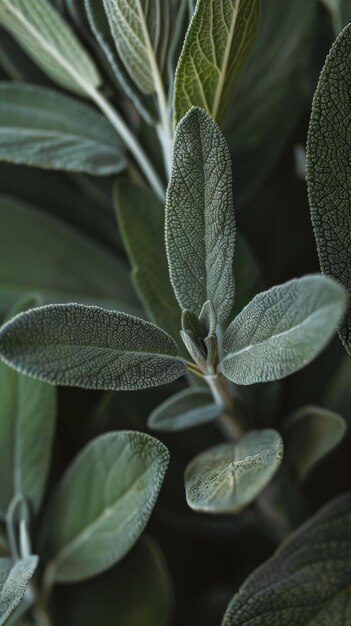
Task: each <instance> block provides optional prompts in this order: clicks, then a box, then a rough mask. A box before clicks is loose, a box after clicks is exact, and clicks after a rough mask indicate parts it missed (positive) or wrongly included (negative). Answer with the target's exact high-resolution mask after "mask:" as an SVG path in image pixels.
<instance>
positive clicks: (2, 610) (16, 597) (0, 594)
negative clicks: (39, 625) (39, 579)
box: [0, 556, 38, 626]
mask: <svg viewBox="0 0 351 626" xmlns="http://www.w3.org/2000/svg"><path fill="white" fill-rule="evenodd" d="M37 565H38V557H37V556H29V557H28V558H26V559H21V560H20V561H17V562H16V563H13V562H12V561H11V560H10V559H0V625H1V626H3V624H5V623H6V622H7V620H8V618H9V617H10V615H11V613H12V612H13V611H14V610H15V608H16V607H17V606H18V604H19V603H20V601H21V600H22V598H23V596H24V594H25V592H26V589H27V586H28V583H29V581H30V579H31V578H32V576H33V574H34V571H35V569H36V567H37Z"/></svg>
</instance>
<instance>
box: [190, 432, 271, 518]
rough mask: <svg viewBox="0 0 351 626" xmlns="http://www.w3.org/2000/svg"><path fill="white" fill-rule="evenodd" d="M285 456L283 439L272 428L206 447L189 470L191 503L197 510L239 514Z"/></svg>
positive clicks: (266, 482) (263, 486)
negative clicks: (212, 446)
mask: <svg viewBox="0 0 351 626" xmlns="http://www.w3.org/2000/svg"><path fill="white" fill-rule="evenodd" d="M282 458H283V442H282V440H281V437H280V435H279V434H278V433H277V432H276V431H275V430H271V429H266V430H253V431H251V432H249V433H248V434H247V435H245V436H244V437H243V438H242V439H241V440H240V441H239V443H237V444H233V443H223V444H219V445H218V446H215V447H214V448H210V449H209V450H205V452H201V453H200V454H198V455H197V456H196V457H195V459H193V461H191V463H190V464H189V465H188V467H187V469H186V470H185V490H186V499H187V502H188V504H189V506H190V507H191V508H192V509H194V510H195V511H202V512H207V513H238V511H240V510H241V509H243V508H244V507H245V506H247V505H248V504H249V503H250V502H251V501H252V500H254V499H255V498H256V496H258V494H259V493H260V492H261V491H262V490H263V489H264V488H265V487H266V485H267V484H268V483H269V482H270V480H271V479H272V477H273V476H274V474H275V473H276V471H277V469H278V467H279V465H280V464H281V461H282Z"/></svg>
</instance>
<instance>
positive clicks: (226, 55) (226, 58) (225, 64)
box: [212, 0, 241, 119]
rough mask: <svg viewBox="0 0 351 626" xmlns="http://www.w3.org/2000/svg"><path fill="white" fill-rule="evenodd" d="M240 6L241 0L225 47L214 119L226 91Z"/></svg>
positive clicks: (235, 10) (238, 2)
mask: <svg viewBox="0 0 351 626" xmlns="http://www.w3.org/2000/svg"><path fill="white" fill-rule="evenodd" d="M218 1H219V0H215V2H218ZM240 7H241V0H237V2H236V4H235V7H234V13H233V20H232V24H231V28H230V31H229V33H228V39H227V45H226V47H225V52H224V58H223V62H222V71H221V72H220V74H219V80H218V83H217V88H216V93H215V98H214V102H213V112H212V116H213V117H214V119H217V116H218V112H219V107H220V103H221V97H222V93H223V91H224V83H225V79H226V78H227V69H228V65H229V58H230V51H231V48H232V44H233V38H234V34H235V30H236V24H237V20H238V15H239V10H240ZM223 17H224V16H223Z"/></svg>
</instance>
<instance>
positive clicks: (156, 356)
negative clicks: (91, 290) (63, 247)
mask: <svg viewBox="0 0 351 626" xmlns="http://www.w3.org/2000/svg"><path fill="white" fill-rule="evenodd" d="M0 355H1V356H2V357H3V359H4V361H5V362H6V363H8V364H9V365H11V366H12V367H14V368H15V369H17V370H18V371H20V372H21V373H24V374H27V375H29V376H33V377H34V378H39V379H40V380H45V381H48V382H50V383H54V384H56V385H69V386H78V387H83V388H85V389H106V390H107V389H113V390H128V389H145V388H147V387H155V386H157V385H162V384H164V383H168V382H171V381H173V380H175V379H177V378H179V377H180V376H182V375H183V374H184V372H185V365H184V363H183V361H182V360H180V359H179V358H177V346H176V344H175V343H174V341H173V339H171V337H170V336H169V335H167V334H166V333H165V332H163V331H162V330H161V329H160V328H158V327H157V326H154V325H153V324H150V323H149V322H145V321H144V320H142V319H139V318H137V317H134V316H132V315H127V314H126V313H119V312H115V311H108V310H106V309H101V308H99V307H93V306H83V305H79V304H61V305H59V304H57V305H55V304H52V305H48V306H44V307H39V308H37V309H31V310H30V311H27V312H25V313H22V314H20V315H17V316H16V317H14V318H13V319H12V320H10V321H9V322H7V323H6V324H5V325H4V326H2V328H1V330H0Z"/></svg>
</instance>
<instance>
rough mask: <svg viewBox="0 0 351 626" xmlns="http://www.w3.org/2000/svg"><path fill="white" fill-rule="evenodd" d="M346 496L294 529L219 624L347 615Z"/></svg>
mask: <svg viewBox="0 0 351 626" xmlns="http://www.w3.org/2000/svg"><path fill="white" fill-rule="evenodd" d="M350 580H351V496H350V495H349V494H347V495H345V496H342V497H340V498H338V499H336V500H334V501H333V502H331V503H330V504H328V505H327V506H325V507H324V508H323V509H322V510H321V511H319V513H317V514H316V515H314V516H313V517H312V518H311V519H310V520H309V521H308V522H306V523H305V524H303V525H302V526H301V527H300V528H299V529H298V530H297V531H295V532H294V533H293V534H292V535H291V536H290V537H289V538H288V539H287V541H285V543H283V545H282V546H281V547H280V548H279V549H278V551H277V552H276V554H275V555H274V556H273V557H272V558H271V559H269V560H268V561H267V562H266V563H264V564H263V565H262V566H261V567H259V568H258V569H257V570H256V571H255V572H254V573H253V574H251V576H250V577H249V578H248V579H247V580H246V581H245V582H244V584H243V585H242V586H241V588H240V589H239V591H238V592H237V593H236V594H235V596H234V597H233V599H232V601H231V602H230V604H229V606H228V608H227V611H226V613H225V616H224V619H223V622H222V626H248V625H250V626H263V624H267V625H268V624H269V625H270V626H290V624H294V626H329V625H331V624H335V625H336V624H340V625H341V624H345V626H346V624H347V623H348V622H349V621H350V619H351V594H350Z"/></svg>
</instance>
